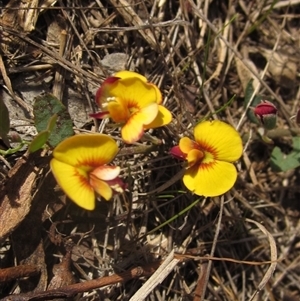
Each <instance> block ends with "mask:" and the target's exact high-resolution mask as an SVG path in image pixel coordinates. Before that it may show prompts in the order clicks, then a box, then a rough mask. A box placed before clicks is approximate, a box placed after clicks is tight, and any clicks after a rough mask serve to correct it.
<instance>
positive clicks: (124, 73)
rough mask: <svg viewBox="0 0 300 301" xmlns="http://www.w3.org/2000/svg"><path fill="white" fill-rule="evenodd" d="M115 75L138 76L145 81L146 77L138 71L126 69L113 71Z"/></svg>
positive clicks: (124, 76)
mask: <svg viewBox="0 0 300 301" xmlns="http://www.w3.org/2000/svg"><path fill="white" fill-rule="evenodd" d="M114 76H116V77H119V78H122V79H124V78H132V77H138V78H139V79H140V80H142V81H143V82H145V83H146V82H147V78H146V77H145V76H143V75H141V74H139V73H136V72H134V71H128V70H122V71H119V72H117V73H115V75H114Z"/></svg>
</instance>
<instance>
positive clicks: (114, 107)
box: [107, 97, 130, 123]
mask: <svg viewBox="0 0 300 301" xmlns="http://www.w3.org/2000/svg"><path fill="white" fill-rule="evenodd" d="M107 110H108V111H109V115H110V117H111V119H112V120H113V121H114V122H117V123H125V122H126V121H127V120H128V119H129V118H130V112H129V109H128V107H127V103H126V102H124V101H122V99H121V98H119V97H118V98H116V99H115V100H113V101H110V102H108V104H107Z"/></svg>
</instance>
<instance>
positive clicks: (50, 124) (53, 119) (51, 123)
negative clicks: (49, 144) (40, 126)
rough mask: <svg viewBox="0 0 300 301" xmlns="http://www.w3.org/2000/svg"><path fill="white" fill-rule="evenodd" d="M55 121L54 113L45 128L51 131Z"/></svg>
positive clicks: (55, 115)
mask: <svg viewBox="0 0 300 301" xmlns="http://www.w3.org/2000/svg"><path fill="white" fill-rule="evenodd" d="M56 121H57V114H54V115H53V116H52V117H51V118H50V119H49V122H48V124H47V130H48V131H49V132H50V133H51V132H52V131H53V130H54V128H55V126H56Z"/></svg>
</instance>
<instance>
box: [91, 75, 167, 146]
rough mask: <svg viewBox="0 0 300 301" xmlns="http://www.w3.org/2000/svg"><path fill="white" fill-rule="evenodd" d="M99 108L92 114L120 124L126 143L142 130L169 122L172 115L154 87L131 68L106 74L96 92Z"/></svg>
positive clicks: (138, 137) (131, 141)
mask: <svg viewBox="0 0 300 301" xmlns="http://www.w3.org/2000/svg"><path fill="white" fill-rule="evenodd" d="M96 102H97V104H98V105H99V107H100V108H101V112H99V113H96V114H91V116H92V117H95V118H106V117H110V118H111V119H112V120H113V121H114V122H116V123H120V124H121V126H122V129H121V136H122V138H123V140H124V141H125V142H126V143H133V142H136V141H137V140H139V139H140V138H141V137H142V136H143V134H144V130H147V129H150V128H157V127H161V126H163V125H166V124H168V123H170V122H171V120H172V115H171V112H170V111H169V110H167V109H166V108H165V107H164V106H162V105H161V102H162V95H161V92H160V90H159V89H158V87H157V86H156V85H154V84H152V83H149V82H147V79H146V78H145V77H144V76H142V75H140V74H138V73H136V72H132V71H120V72H118V73H116V74H115V75H114V76H112V77H108V78H107V79H106V80H105V81H104V82H103V84H102V86H101V87H100V88H99V90H98V91H97V94H96Z"/></svg>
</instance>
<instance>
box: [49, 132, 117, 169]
mask: <svg viewBox="0 0 300 301" xmlns="http://www.w3.org/2000/svg"><path fill="white" fill-rule="evenodd" d="M118 150H119V149H118V147H117V144H116V142H115V141H114V140H113V139H112V138H110V137H109V136H107V135H103V134H93V135H84V134H80V135H76V136H72V137H69V138H67V139H65V140H64V141H62V142H61V143H60V144H59V145H58V146H57V147H56V148H55V149H54V151H53V157H54V158H55V159H56V160H58V161H61V162H64V163H66V164H68V165H71V166H75V167H78V168H80V169H84V170H85V171H87V172H88V171H91V170H93V169H94V168H96V167H98V166H101V165H104V164H108V163H109V162H111V161H112V160H113V159H114V157H115V156H116V154H117V152H118Z"/></svg>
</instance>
